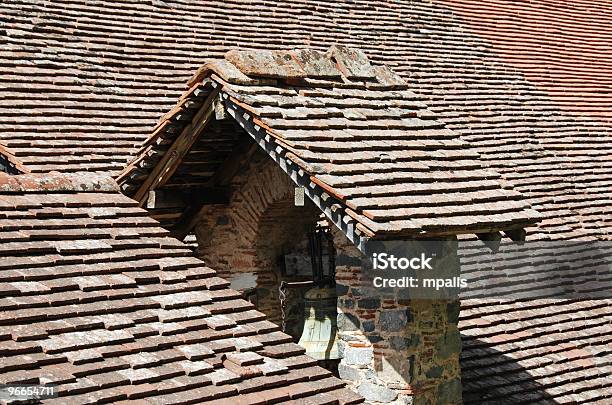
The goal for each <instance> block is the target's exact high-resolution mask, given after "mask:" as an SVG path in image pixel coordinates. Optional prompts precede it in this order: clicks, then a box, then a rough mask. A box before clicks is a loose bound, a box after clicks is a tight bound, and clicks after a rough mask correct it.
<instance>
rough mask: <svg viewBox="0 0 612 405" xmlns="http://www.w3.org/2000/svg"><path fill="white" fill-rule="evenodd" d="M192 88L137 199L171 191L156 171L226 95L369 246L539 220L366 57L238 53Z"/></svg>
mask: <svg viewBox="0 0 612 405" xmlns="http://www.w3.org/2000/svg"><path fill="white" fill-rule="evenodd" d="M189 86H190V90H189V91H187V93H185V94H184V95H183V96H182V97H181V99H180V100H179V103H178V104H177V106H175V107H174V108H173V109H172V110H171V111H170V113H168V114H166V115H165V116H164V117H163V119H162V121H161V122H160V123H159V124H158V126H157V127H156V129H155V130H154V132H153V134H152V135H151V136H150V137H149V139H148V140H147V142H146V143H145V146H144V147H143V148H142V149H141V150H140V152H139V155H138V156H137V157H136V159H135V160H134V161H133V162H132V163H131V164H130V165H129V166H128V167H127V168H126V170H125V171H124V172H123V173H122V174H121V175H120V177H119V179H120V181H121V183H122V188H123V189H124V191H127V192H128V194H129V195H132V196H134V198H136V199H137V200H141V201H144V199H145V197H146V196H147V194H146V191H148V190H151V189H157V188H158V187H162V186H163V185H164V184H165V182H164V181H161V180H159V179H160V178H161V177H160V176H159V175H158V174H157V172H156V171H155V169H156V167H158V166H159V165H160V164H165V162H166V161H167V159H168V158H169V155H171V154H175V150H176V149H175V148H174V146H175V145H177V144H180V145H182V144H183V143H184V141H183V138H182V137H184V136H186V134H193V131H195V130H194V129H192V128H198V127H201V126H202V122H203V120H204V119H205V118H203V117H204V116H205V114H203V113H202V110H201V108H209V110H212V108H213V107H212V104H213V101H212V100H211V98H214V97H216V96H217V94H219V96H220V97H221V99H222V100H223V101H222V102H223V103H224V105H225V108H226V109H227V110H228V112H229V114H230V115H232V116H233V117H234V118H235V119H236V121H237V122H238V123H239V124H240V125H241V126H242V127H243V128H244V129H245V131H246V132H247V133H249V134H250V135H251V136H252V137H253V138H254V139H255V141H256V142H257V143H258V144H260V146H261V147H262V148H264V149H265V150H266V151H267V152H268V153H269V154H270V155H271V157H272V158H273V159H274V160H276V161H277V163H278V164H279V165H280V166H281V167H283V168H284V169H285V170H286V171H287V172H288V174H289V175H291V176H292V178H293V177H297V178H294V181H296V183H298V184H299V185H301V186H303V187H305V189H306V192H307V193H308V194H309V196H310V197H311V198H312V199H313V201H315V203H317V201H319V202H321V201H320V200H321V199H323V200H325V202H324V204H323V203H322V202H321V204H319V205H325V207H330V206H333V205H334V204H338V205H339V206H340V209H341V211H343V213H344V214H345V215H346V218H345V219H343V221H344V222H348V221H351V222H355V223H356V225H355V226H356V228H357V230H358V231H360V232H361V233H363V234H364V235H365V236H366V237H387V238H390V237H407V236H415V235H416V236H418V235H427V236H436V235H444V234H453V233H478V232H489V231H492V230H500V229H516V228H522V227H524V226H526V225H529V224H531V223H533V222H535V220H536V219H537V218H538V214H537V213H536V212H535V211H533V210H530V209H529V204H527V203H526V202H524V201H522V200H521V196H520V194H519V193H517V192H515V191H513V190H507V189H502V188H501V186H500V184H499V182H498V181H496V180H498V179H499V177H500V176H499V175H498V174H497V173H495V172H491V171H487V170H484V169H483V168H482V166H481V164H480V162H479V161H478V157H479V156H478V154H477V153H475V152H474V151H472V150H471V149H470V146H469V144H468V143H466V142H464V141H462V140H461V139H459V137H458V136H457V135H456V134H455V133H454V132H452V131H450V130H448V129H447V128H445V126H444V124H443V123H442V122H440V121H439V120H437V119H436V118H435V115H434V114H432V113H431V112H430V111H429V110H427V108H426V106H425V104H423V102H422V97H418V96H417V95H416V94H414V93H413V92H411V91H409V90H408V87H409V86H408V85H407V84H406V83H405V82H404V81H403V80H402V79H401V78H400V77H399V76H397V75H396V74H395V73H394V72H393V71H391V70H390V69H389V68H388V67H386V66H373V65H371V64H370V62H369V60H368V58H367V57H366V56H365V54H363V52H361V51H359V50H356V49H353V48H348V47H344V46H333V47H331V48H330V50H329V51H328V52H327V53H321V52H318V51H314V50H296V51H289V52H281V51H278V52H270V51H265V50H260V51H252V52H251V51H230V52H228V53H227V55H226V56H225V59H224V60H213V61H210V62H207V63H206V64H205V65H204V66H203V67H202V68H201V69H200V70H199V71H198V73H197V74H196V75H195V76H194V77H193V78H192V79H191V80H190V82H189ZM213 89H214V90H213ZM203 94H204V95H206V94H208V100H207V101H204V102H202V101H201V100H202V96H203ZM202 106H204V107H202ZM209 115H210V114H209ZM185 131H187V132H185ZM202 132H203V133H202V135H201V136H202V139H203V140H207V130H206V129H203V131H202ZM189 136H190V137H195V136H197V135H189ZM191 142H193V140H191ZM169 143H170V144H172V145H171V146H170V147H168V144H169ZM199 150H200V149H199V148H198V151H199ZM177 151H178V150H177ZM182 153H183V154H184V153H185V152H184V151H183V152H182ZM172 156H173V157H170V158H169V159H181V157H178V158H175V157H174V155H172ZM143 172H145V173H147V172H148V173H150V174H149V176H146V175H143ZM165 173H166V172H164V174H165ZM292 173H295V176H293V175H292ZM153 179H155V180H153ZM206 180H207V179H203V180H202V181H201V182H202V184H206ZM191 185H192V186H193V185H194V184H193V182H191ZM195 185H196V186H197V184H195ZM131 190H133V192H130V191H131ZM407 195H409V196H410V198H406V196H407ZM324 196H327V197H324ZM323 209H324V207H323ZM336 214H338V215H340V216H342V215H341V214H339V212H336Z"/></svg>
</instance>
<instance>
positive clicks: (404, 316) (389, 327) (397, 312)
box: [378, 309, 412, 332]
mask: <svg viewBox="0 0 612 405" xmlns="http://www.w3.org/2000/svg"><path fill="white" fill-rule="evenodd" d="M378 320H379V325H380V329H381V330H382V331H385V332H399V331H401V330H403V329H404V328H405V327H406V325H407V324H408V322H409V321H411V320H412V314H411V313H410V311H409V310H407V309H406V310H401V309H394V310H386V311H383V312H381V313H380V316H379V318H378Z"/></svg>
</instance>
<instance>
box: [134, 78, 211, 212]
mask: <svg viewBox="0 0 612 405" xmlns="http://www.w3.org/2000/svg"><path fill="white" fill-rule="evenodd" d="M218 93H219V90H218V89H215V90H213V91H212V92H211V93H210V94H209V96H208V98H207V99H206V101H205V102H204V104H203V105H202V107H201V108H200V110H199V111H198V113H197V114H196V115H195V116H194V117H193V119H192V120H191V123H190V124H189V125H187V126H186V127H185V128H184V129H183V131H182V132H181V133H180V134H179V136H178V137H177V138H176V139H175V140H174V142H173V143H172V145H171V146H170V148H168V150H167V151H166V153H165V154H164V156H163V157H162V158H161V159H160V161H159V162H158V163H157V165H156V166H155V167H154V168H153V170H151V172H150V173H149V176H148V177H147V179H146V180H145V181H144V182H143V183H142V185H141V186H140V188H139V189H138V191H137V192H136V193H135V194H134V197H133V198H134V199H135V200H137V201H139V202H140V206H141V207H142V206H144V205H145V203H146V202H147V198H148V192H149V190H154V189H155V188H157V187H160V186H163V185H164V184H165V183H166V181H167V180H168V179H169V178H170V177H172V175H173V174H174V172H175V171H176V169H177V168H178V166H179V165H180V163H181V162H182V160H183V158H184V157H185V155H186V154H187V153H188V152H189V150H190V149H191V147H192V146H193V144H194V143H195V142H196V141H197V140H198V139H199V138H200V136H201V135H202V133H203V131H204V129H205V128H206V126H207V125H208V123H209V122H210V120H211V119H212V118H213V117H214V108H213V103H214V100H215V98H216V97H217V94H218Z"/></svg>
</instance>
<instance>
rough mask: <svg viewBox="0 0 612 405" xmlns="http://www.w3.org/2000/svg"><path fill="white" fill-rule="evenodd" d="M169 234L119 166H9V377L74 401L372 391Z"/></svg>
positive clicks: (349, 396)
mask: <svg viewBox="0 0 612 405" xmlns="http://www.w3.org/2000/svg"><path fill="white" fill-rule="evenodd" d="M167 235H168V231H166V230H164V229H162V228H160V227H159V224H158V223H157V222H156V221H154V220H152V219H150V218H149V217H148V215H147V212H146V211H145V210H143V209H141V208H138V207H137V204H136V203H135V202H134V201H133V200H131V199H129V198H128V197H125V196H124V195H122V194H121V193H120V192H119V188H118V186H117V184H116V183H115V182H114V180H112V179H111V178H110V177H106V176H102V175H94V174H90V173H88V174H82V173H81V174H74V175H63V174H59V173H50V174H28V175H16V176H8V175H5V174H0V256H1V257H2V260H1V261H0V383H1V384H19V383H21V384H59V387H58V392H59V395H60V397H61V398H60V401H61V402H62V403H71V404H72V403H84V402H88V401H102V402H105V403H120V402H121V401H122V400H130V401H135V400H138V399H146V403H147V404H172V403H177V404H178V403H181V404H184V403H199V402H202V401H210V403H215V402H214V401H215V400H218V401H219V402H218V403H236V404H254V403H265V402H266V401H280V402H285V403H290V401H291V400H294V399H298V398H299V400H300V401H307V400H308V398H309V397H313V396H316V398H317V400H319V398H323V399H325V398H326V399H328V400H329V401H330V403H336V402H335V401H339V403H341V404H352V403H358V402H360V401H361V399H360V398H359V396H358V395H356V394H354V393H353V392H351V391H350V390H348V389H345V388H343V387H344V383H343V382H341V381H340V380H338V379H336V378H334V377H332V376H331V374H330V373H329V372H328V371H327V370H325V369H323V368H321V367H318V366H317V365H316V362H315V361H314V360H312V359H311V358H309V357H307V356H305V355H303V353H304V349H302V348H301V347H300V346H298V345H296V344H294V343H292V340H291V337H290V336H289V335H286V334H284V333H282V332H280V331H279V327H278V326H276V325H275V324H273V323H271V322H269V321H267V320H265V316H264V314H262V313H261V312H258V311H256V310H254V309H253V305H252V304H251V303H249V302H247V301H244V300H243V299H241V295H240V293H238V292H237V291H234V290H231V289H230V288H228V285H229V283H228V282H226V281H225V280H223V279H221V278H219V277H217V276H216V275H215V271H214V270H212V269H210V268H208V267H206V266H205V265H204V263H203V262H202V261H200V260H198V259H196V258H195V257H194V256H193V254H192V251H191V250H190V249H188V248H187V246H186V245H184V244H183V243H181V242H179V241H177V240H176V239H173V238H170V237H168V236H167ZM129 403H134V402H129ZM207 403H208V402H207Z"/></svg>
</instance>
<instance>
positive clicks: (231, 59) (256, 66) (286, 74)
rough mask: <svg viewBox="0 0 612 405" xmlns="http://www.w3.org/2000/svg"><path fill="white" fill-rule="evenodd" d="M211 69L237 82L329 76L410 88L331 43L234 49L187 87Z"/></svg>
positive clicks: (352, 50)
mask: <svg viewBox="0 0 612 405" xmlns="http://www.w3.org/2000/svg"><path fill="white" fill-rule="evenodd" d="M211 72H214V73H215V74H217V75H218V76H219V77H221V78H222V79H223V80H225V81H226V82H228V83H231V84H238V85H255V86H261V85H278V84H279V82H287V83H288V84H296V82H299V81H308V80H321V79H326V80H333V81H337V82H345V83H346V82H353V81H358V82H359V81H364V82H370V83H376V84H379V85H383V86H388V87H389V88H394V89H400V88H401V89H407V87H408V84H407V83H406V82H405V81H404V79H402V78H401V77H400V76H399V75H398V74H397V73H395V72H393V70H391V69H390V68H389V67H388V66H386V65H378V66H374V65H372V64H371V63H370V60H369V58H368V57H367V55H366V54H365V53H364V52H363V51H362V50H360V49H357V48H351V47H348V46H345V45H332V46H331V47H330V48H329V49H328V50H327V51H326V52H321V51H317V50H315V49H308V48H305V49H293V50H286V51H279V50H239V49H232V50H230V51H228V52H226V53H225V56H224V59H210V60H207V61H206V62H205V63H204V65H203V66H202V67H200V68H199V69H198V71H197V72H196V73H195V74H194V75H193V76H192V77H191V78H190V79H189V81H188V82H187V86H188V87H192V86H194V85H195V84H197V83H199V82H200V81H202V79H203V78H204V77H206V76H210V74H211Z"/></svg>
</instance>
